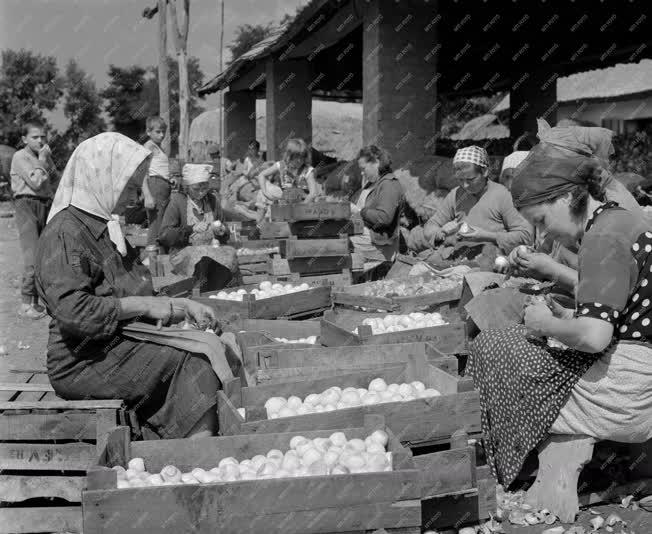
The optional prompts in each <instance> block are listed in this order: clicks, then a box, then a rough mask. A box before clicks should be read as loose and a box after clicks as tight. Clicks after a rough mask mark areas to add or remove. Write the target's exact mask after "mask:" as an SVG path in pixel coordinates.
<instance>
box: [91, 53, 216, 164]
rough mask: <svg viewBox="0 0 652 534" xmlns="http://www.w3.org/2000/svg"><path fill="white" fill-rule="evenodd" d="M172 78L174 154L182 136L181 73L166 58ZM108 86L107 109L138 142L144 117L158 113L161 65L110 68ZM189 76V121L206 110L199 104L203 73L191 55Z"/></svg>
mask: <svg viewBox="0 0 652 534" xmlns="http://www.w3.org/2000/svg"><path fill="white" fill-rule="evenodd" d="M167 66H168V71H169V72H170V78H169V86H168V89H169V93H168V94H169V101H170V102H172V103H174V104H172V105H171V109H170V124H168V129H169V133H170V135H169V137H170V139H171V140H172V154H175V153H176V152H177V137H178V135H179V112H178V109H179V108H178V104H176V102H178V99H179V75H178V67H177V62H176V60H175V59H174V58H172V57H169V56H168V58H167ZM109 78H110V82H109V85H108V87H107V88H106V89H104V91H102V96H103V97H104V98H105V99H106V100H107V105H106V108H105V109H106V112H107V113H108V114H109V116H110V117H111V122H112V123H113V127H114V128H115V130H116V131H118V132H120V133H123V134H125V135H127V136H129V137H131V138H132V139H135V140H137V141H138V142H142V141H144V134H145V120H146V118H147V117H148V116H150V115H157V114H158V113H159V84H158V68H157V67H155V66H151V67H148V68H146V69H143V68H141V67H136V66H133V67H126V68H121V67H116V66H114V65H111V67H110V69H109ZM188 79H189V85H190V96H189V101H188V114H189V118H190V120H192V119H194V118H195V117H196V116H197V115H199V114H200V113H201V112H202V111H203V107H202V106H201V105H200V103H199V98H200V97H199V96H198V95H197V88H198V87H200V86H201V85H202V82H203V79H204V74H203V72H202V71H201V69H200V67H199V60H198V59H197V58H196V57H190V58H188Z"/></svg>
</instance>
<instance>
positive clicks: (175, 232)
mask: <svg viewBox="0 0 652 534" xmlns="http://www.w3.org/2000/svg"><path fill="white" fill-rule="evenodd" d="M211 170H212V166H211V165H203V164H196V163H194V164H193V163H187V164H186V165H184V166H183V169H182V172H181V174H182V184H183V192H177V193H173V194H172V196H171V197H170V202H169V204H168V207H167V208H166V210H165V214H164V215H163V221H162V222H161V230H160V231H159V237H158V242H159V243H160V244H161V245H163V246H164V247H166V248H168V249H170V254H174V253H175V252H178V251H179V250H181V249H183V248H185V247H187V246H188V245H210V244H211V242H212V240H213V239H217V240H218V241H219V242H220V243H222V244H225V243H226V242H227V241H228V240H229V230H228V228H227V226H226V225H225V224H222V221H223V219H224V214H223V212H222V205H221V202H220V199H219V196H218V194H217V192H216V191H211V190H210V188H209V179H210V176H211Z"/></svg>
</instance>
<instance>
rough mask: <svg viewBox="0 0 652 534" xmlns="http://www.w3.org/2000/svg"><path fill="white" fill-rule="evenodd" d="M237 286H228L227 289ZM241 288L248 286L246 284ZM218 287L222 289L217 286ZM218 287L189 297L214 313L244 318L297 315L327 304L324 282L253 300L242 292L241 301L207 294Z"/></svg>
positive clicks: (329, 301) (327, 306) (214, 292)
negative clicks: (320, 284)
mask: <svg viewBox="0 0 652 534" xmlns="http://www.w3.org/2000/svg"><path fill="white" fill-rule="evenodd" d="M237 289H238V288H237V287H236V288H228V290H227V291H228V292H232V291H235V290H237ZM245 289H250V288H246V287H245ZM220 291H222V290H220ZM220 291H208V292H206V293H201V294H199V295H193V297H192V299H193V300H196V301H197V302H201V303H202V304H206V305H207V306H210V307H211V308H213V309H214V310H215V311H216V312H217V313H218V314H220V315H226V316H227V317H229V316H232V315H238V316H240V317H242V318H246V319H277V318H279V317H298V316H303V315H310V314H314V313H317V312H319V311H323V310H325V309H327V308H329V307H330V305H331V288H330V286H327V285H324V286H322V287H314V288H311V289H308V290H306V291H297V292H296V293H290V294H287V295H280V296H277V297H270V298H266V299H262V300H256V297H255V295H244V298H243V300H242V301H234V300H222V299H216V298H210V295H217V293H219V292H220Z"/></svg>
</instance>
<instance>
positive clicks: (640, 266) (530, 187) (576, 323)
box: [469, 147, 652, 486]
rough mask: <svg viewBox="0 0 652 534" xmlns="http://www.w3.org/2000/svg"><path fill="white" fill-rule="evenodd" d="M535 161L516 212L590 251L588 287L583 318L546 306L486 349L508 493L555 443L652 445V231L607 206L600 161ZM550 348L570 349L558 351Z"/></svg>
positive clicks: (492, 416)
mask: <svg viewBox="0 0 652 534" xmlns="http://www.w3.org/2000/svg"><path fill="white" fill-rule="evenodd" d="M533 153H534V157H533V156H532V154H531V157H530V158H528V160H527V162H526V163H525V165H526V168H524V169H523V170H522V172H520V173H519V176H518V178H517V179H516V181H515V182H514V185H513V187H512V193H513V195H514V201H515V205H516V206H517V207H518V208H519V209H520V211H521V213H522V214H523V215H524V216H525V217H526V218H527V219H528V220H529V221H530V222H531V223H532V224H533V225H534V226H535V227H536V228H538V229H540V230H545V231H547V232H548V234H549V235H552V236H554V238H556V239H558V240H559V241H560V242H561V243H562V244H564V245H565V246H568V245H573V244H575V243H579V244H580V247H579V251H578V271H579V279H578V284H577V288H576V309H575V310H567V309H564V308H562V307H561V306H559V305H558V304H556V303H554V301H549V302H548V305H545V304H543V303H537V304H534V305H531V306H529V307H528V308H527V309H526V311H525V320H524V322H525V325H524V326H520V327H515V328H511V329H507V330H502V331H497V330H489V331H485V332H483V333H481V334H480V335H479V336H478V337H477V338H476V340H475V341H474V345H473V348H472V353H471V357H470V361H469V372H470V374H471V376H472V377H473V379H474V382H475V384H476V387H477V388H478V389H479V391H480V397H481V407H482V426H483V431H484V434H485V449H486V451H487V457H488V459H489V462H490V464H491V466H492V469H493V470H494V474H495V476H496V477H497V479H498V480H499V482H501V483H502V484H504V485H505V486H509V484H511V482H513V481H514V479H515V478H516V476H517V475H518V473H519V472H520V470H521V467H522V465H523V462H524V461H525V458H526V457H527V455H528V454H529V453H530V452H531V451H532V450H533V449H534V448H535V447H536V446H537V445H538V444H539V443H540V442H541V441H543V440H544V439H545V438H546V437H547V435H548V434H550V433H553V434H573V435H586V436H592V437H594V438H597V439H599V440H615V441H620V442H628V443H641V442H644V441H647V440H648V439H650V438H652V324H651V321H652V304H651V302H652V228H650V226H649V223H647V222H646V221H645V220H644V219H643V218H642V217H641V214H640V213H633V212H629V211H626V210H624V209H622V208H619V207H618V205H617V204H616V203H615V202H605V197H604V189H603V186H602V179H601V177H600V174H601V169H600V168H599V167H598V166H597V164H596V163H595V161H594V160H592V159H591V158H588V157H584V156H578V157H570V158H567V159H563V160H550V159H549V158H544V157H538V155H537V153H536V147H535V149H534V150H533ZM547 337H551V338H555V339H556V340H558V341H561V342H562V343H563V344H564V345H566V346H567V347H569V349H567V350H561V349H551V348H549V347H548V346H547V344H546V343H545V342H544V341H542V339H543V338H547Z"/></svg>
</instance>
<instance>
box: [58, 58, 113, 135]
mask: <svg viewBox="0 0 652 534" xmlns="http://www.w3.org/2000/svg"><path fill="white" fill-rule="evenodd" d="M65 89H66V91H65V100H64V104H63V114H64V115H65V116H66V118H67V119H68V120H69V121H70V125H69V126H68V129H67V130H66V132H65V137H66V139H67V140H68V142H69V143H70V145H72V146H73V147H74V146H76V145H78V144H79V143H81V142H82V141H84V140H86V139H88V138H89V137H93V136H94V135H97V134H98V133H100V132H103V131H104V130H106V123H105V122H104V119H103V118H102V99H101V98H100V95H99V93H98V92H97V88H96V86H95V82H94V81H93V80H92V79H91V78H90V76H88V74H86V72H84V70H83V69H82V68H81V67H79V65H77V62H76V61H75V60H74V59H71V60H70V62H69V63H68V65H67V66H66V78H65Z"/></svg>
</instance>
